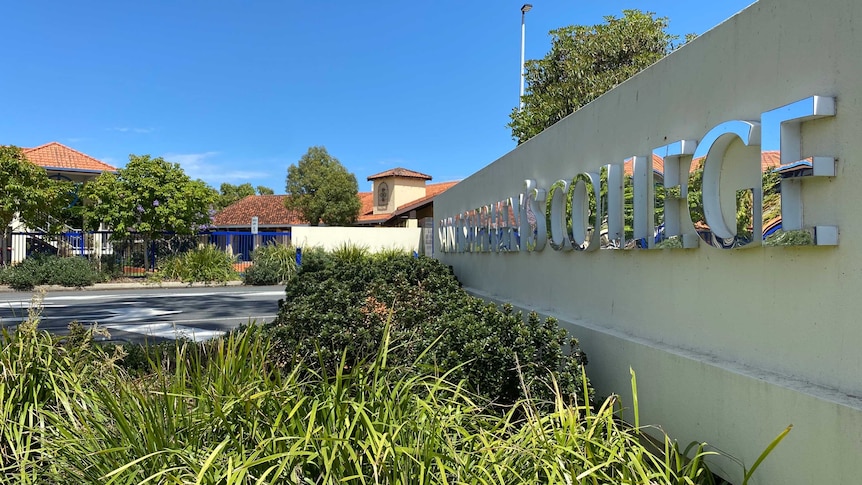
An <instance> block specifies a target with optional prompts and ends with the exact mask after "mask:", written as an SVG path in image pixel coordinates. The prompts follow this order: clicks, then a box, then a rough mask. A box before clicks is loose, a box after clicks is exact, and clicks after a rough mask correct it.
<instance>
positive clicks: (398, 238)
mask: <svg viewBox="0 0 862 485" xmlns="http://www.w3.org/2000/svg"><path fill="white" fill-rule="evenodd" d="M290 231H291V243H292V244H293V245H294V246H296V247H301V248H307V247H319V248H323V249H326V250H332V249H337V248H338V247H340V246H342V245H344V244H352V245H356V246H363V247H366V248H368V249H369V250H370V251H372V252H375V251H378V250H381V249H403V250H405V251H410V252H413V251H416V252H419V247H420V246H419V245H420V242H421V241H422V229H420V228H416V227H320V226H318V227H313V226H294V227H292V228H291V230H290Z"/></svg>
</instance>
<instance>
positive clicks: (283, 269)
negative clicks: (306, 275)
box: [243, 243, 297, 285]
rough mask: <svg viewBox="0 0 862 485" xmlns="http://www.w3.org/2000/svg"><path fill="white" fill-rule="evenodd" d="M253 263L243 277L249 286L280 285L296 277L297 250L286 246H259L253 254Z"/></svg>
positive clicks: (275, 244) (274, 244) (276, 244)
mask: <svg viewBox="0 0 862 485" xmlns="http://www.w3.org/2000/svg"><path fill="white" fill-rule="evenodd" d="M252 262H253V263H254V264H253V265H252V266H251V267H249V268H248V269H247V270H246V271H245V274H244V275H243V281H244V283H245V284H247V285H279V284H284V283H287V282H288V281H289V280H290V279H291V278H293V277H294V275H296V270H297V268H296V250H295V249H294V248H293V246H290V245H285V244H278V243H273V244H266V245H264V246H259V247H258V248H256V249H255V250H254V253H253V254H252Z"/></svg>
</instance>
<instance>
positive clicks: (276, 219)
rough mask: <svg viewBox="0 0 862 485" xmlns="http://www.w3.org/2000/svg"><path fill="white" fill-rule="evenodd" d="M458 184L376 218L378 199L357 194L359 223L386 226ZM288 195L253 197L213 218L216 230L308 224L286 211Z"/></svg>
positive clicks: (431, 188)
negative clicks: (254, 220) (254, 224)
mask: <svg viewBox="0 0 862 485" xmlns="http://www.w3.org/2000/svg"><path fill="white" fill-rule="evenodd" d="M457 183H458V182H441V183H438V184H430V185H428V186H426V187H425V193H426V195H425V197H422V198H421V199H417V200H414V201H412V202H409V203H407V204H403V205H401V206H399V207H398V209H396V211H395V212H393V213H391V214H374V197H373V194H372V193H371V192H359V193H358V194H356V195H357V196H358V197H359V201H360V203H361V204H362V206H361V208H360V209H359V217H358V218H357V219H356V222H357V223H362V224H373V223H382V222H386V221H388V220H389V219H392V218H393V217H395V216H397V215H400V214H403V213H404V212H407V211H410V210H413V209H415V208H417V207H420V206H422V205H425V204H428V203H430V202H431V201H432V200H433V199H434V197H436V196H438V195H440V194H442V193H443V192H445V191H446V190H448V189H449V188H450V187H452V186H453V185H455V184H457ZM286 197H287V196H286V195H249V196H248V197H245V198H243V199H241V200H239V201H237V202H234V203H233V204H231V205H229V206H227V207H225V208H224V209H222V211H221V212H219V213H218V214H216V215H215V217H214V218H213V226H215V227H229V226H234V227H236V226H239V227H249V226H251V218H252V216H257V217H258V225H259V226H292V225H299V224H307V222H306V221H305V220H303V219H302V216H301V215H299V214H297V213H295V212H290V211H288V210H287V209H286V208H285V207H284V199H285V198H286Z"/></svg>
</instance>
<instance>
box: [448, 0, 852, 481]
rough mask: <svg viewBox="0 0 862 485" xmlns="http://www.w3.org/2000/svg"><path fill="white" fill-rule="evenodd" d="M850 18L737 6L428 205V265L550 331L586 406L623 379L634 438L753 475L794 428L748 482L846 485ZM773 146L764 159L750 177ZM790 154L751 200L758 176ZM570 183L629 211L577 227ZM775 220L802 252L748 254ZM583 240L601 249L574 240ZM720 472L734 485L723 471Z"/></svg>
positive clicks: (800, 8)
mask: <svg viewBox="0 0 862 485" xmlns="http://www.w3.org/2000/svg"><path fill="white" fill-rule="evenodd" d="M860 22H862V4H860V3H859V1H858V0H818V1H817V2H812V1H810V0H761V1H759V2H757V3H755V4H754V5H752V6H751V7H749V8H747V9H746V10H744V11H743V12H741V13H740V14H738V15H736V16H734V17H733V18H731V19H729V20H727V21H726V22H724V23H722V24H721V25H720V26H718V27H717V28H715V29H713V30H711V31H709V32H707V33H705V34H704V35H702V36H700V37H699V38H697V39H695V40H694V41H693V42H691V43H690V44H688V45H686V46H684V47H683V48H681V49H680V50H679V51H677V52H675V53H674V54H672V55H670V56H668V57H667V58H665V59H664V60H662V61H660V62H658V63H657V64H656V65H654V66H652V67H651V68H649V69H647V70H646V71H644V72H642V73H641V74H639V75H637V76H635V77H634V78H632V79H630V80H628V81H626V82H625V83H623V84H622V85H620V86H618V87H617V88H615V89H614V90H612V91H610V92H608V93H606V94H605V95H603V96H602V97H600V98H599V99H597V100H596V101H594V102H593V103H591V104H589V105H587V106H585V107H584V108H582V109H581V110H579V111H578V112H576V113H574V114H573V115H571V116H569V117H567V118H565V119H564V120H562V121H560V122H559V123H557V124H556V125H554V126H552V127H550V128H549V129H547V130H545V131H544V132H542V133H541V134H539V135H538V136H536V137H534V138H533V139H531V140H529V141H528V142H526V143H524V144H522V145H520V146H519V147H518V148H517V149H515V150H513V151H512V152H510V153H508V154H506V155H505V156H503V157H502V158H500V159H499V160H497V161H495V162H494V163H492V164H490V165H488V166H487V167H485V168H483V169H482V170H480V171H479V172H477V173H475V174H474V175H472V176H470V177H469V178H467V179H466V180H464V181H462V182H460V183H459V184H458V185H456V186H454V187H452V188H451V189H449V190H447V191H446V192H445V193H443V194H441V195H439V196H438V197H437V198H436V199H435V201H434V218H435V221H436V223H437V227H438V239H437V251H436V252H435V257H437V258H439V259H440V260H441V261H442V262H444V263H445V264H448V265H452V266H453V267H454V269H455V273H456V274H457V276H458V277H459V279H460V281H461V282H462V283H463V285H464V287H465V288H468V289H470V290H471V291H473V292H475V293H477V294H479V295H482V296H485V297H486V298H489V299H495V300H500V301H508V302H512V303H513V304H514V305H515V306H516V307H520V308H522V309H525V310H536V311H538V312H540V313H544V314H548V315H553V316H555V317H557V318H558V319H559V320H560V322H561V323H562V324H563V325H564V326H566V327H567V328H568V329H569V330H570V331H571V333H572V334H573V335H575V336H576V337H578V338H579V339H580V340H581V346H582V348H583V349H584V350H585V351H586V352H587V355H588V356H589V360H590V365H589V367H588V373H589V374H590V376H591V378H592V379H593V383H594V384H595V385H596V387H597V389H598V391H599V393H600V394H609V393H612V392H613V393H620V394H622V396H623V399H624V401H625V402H627V403H631V396H630V391H629V386H630V383H629V381H630V376H629V368H630V367H631V368H633V369H634V370H635V371H636V372H637V376H638V390H639V393H640V396H639V397H640V418H641V422H644V423H655V424H660V425H662V427H663V428H664V429H665V430H667V431H668V432H669V433H670V434H671V435H672V436H674V437H675V438H678V439H679V441H680V442H681V443H682V444H683V445H685V444H687V443H688V442H690V441H693V440H698V441H700V440H702V441H707V442H709V443H710V444H711V445H713V446H715V447H716V448H718V449H721V450H722V451H724V452H726V453H729V454H731V455H733V456H735V457H737V458H738V459H739V460H740V461H742V462H743V463H744V464H745V465H746V466H748V467H750V466H751V465H752V464H753V461H754V459H755V458H756V457H757V455H758V454H759V453H760V451H762V450H763V448H764V447H765V446H766V445H767V444H768V443H769V442H770V441H771V440H772V439H773V438H774V437H775V436H776V435H777V434H778V433H779V432H780V431H782V430H783V429H784V428H785V427H786V426H787V425H789V424H793V425H794V429H793V431H792V432H791V433H790V435H789V436H788V437H787V439H785V441H784V442H783V443H782V444H781V445H780V446H779V447H778V448H777V449H776V450H775V451H774V453H773V454H772V456H770V457H769V458H768V459H767V460H766V461H765V462H764V463H763V465H762V466H761V468H760V469H759V470H758V474H757V476H756V479H755V480H754V481H753V482H751V483H757V484H806V485H807V484H812V483H830V484H832V483H860V478H859V472H858V469H857V468H856V467H857V466H858V465H857V461H858V459H859V457H860V456H862V398H860V396H862V374H860V370H862V352H860V350H859V349H860V348H862V325H860V323H859V319H860V317H859V315H862V297H860V295H862V211H860V210H859V200H860V192H859V187H860V186H862V163H859V158H860V154H862V136H860V133H862V82H860V79H862V57H860V55H859V53H860V52H862V29H860V28H859V26H858V24H859V23H860ZM777 119H794V121H792V122H788V123H785V124H778V123H777V122H776V120H777ZM728 122H731V124H727V123H728ZM717 129H721V130H724V131H723V133H725V134H726V135H722V136H721V137H719V138H714V137H711V136H710V135H712V134H715V133H716V131H715V130H717ZM779 138H780V140H779ZM678 141H686V143H682V144H675V142H678ZM779 141H780V143H779ZM689 142H690V143H689ZM689 144H691V145H696V146H697V149H695V150H689V149H688V145H689ZM684 145H685V146H684ZM702 148H708V149H709V150H708V152H703V159H700V158H699V154H698V152H699V150H700V149H702ZM659 149H661V150H659ZM770 151H772V152H774V153H778V152H780V157H781V160H780V162H777V163H776V165H770V166H767V165H768V164H767V162H768V161H769V160H768V156H770V155H772V154H774V153H768V152H770ZM632 157H638V158H637V159H635V162H634V164H633V165H634V166H633V167H631V168H630V167H627V166H625V165H626V164H625V163H624V161H626V160H630V159H631V158H632ZM657 157H658V158H659V159H661V157H665V158H664V160H663V162H662V163H660V164H656V163H655V161H656V159H657ZM808 157H814V158H813V159H809V161H810V162H811V163H810V164H809V166H808V172H807V173H805V174H796V175H794V174H792V173H789V172H788V173H784V172H782V175H781V176H780V178H781V180H780V181H779V182H778V184H779V185H780V189H781V193H780V196H779V195H777V194H774V193H773V194H772V195H771V197H769V198H768V200H767V197H766V196H765V195H764V193H765V189H766V180H767V178H768V177H767V176H770V177H772V176H775V177H777V176H776V175H775V174H776V173H777V172H775V171H774V167H777V166H779V165H780V166H781V167H787V168H792V167H794V166H798V165H797V164H794V162H798V161H801V160H803V159H806V158H808ZM639 160H640V161H646V163H649V162H650V161H651V162H652V164H651V165H647V169H646V170H643V165H640V164H639ZM704 160H705V161H704ZM695 162H698V163H703V164H704V165H701V167H705V168H701V169H700V175H701V176H702V177H698V178H702V182H698V183H702V184H703V187H702V193H697V194H696V196H695V197H694V198H695V199H697V200H698V203H700V202H703V204H702V205H703V207H702V208H701V209H702V211H700V212H701V214H700V216H701V217H705V218H706V219H705V223H704V220H703V219H699V220H698V219H695V220H696V221H698V222H699V223H698V224H697V225H696V224H694V223H693V222H692V217H694V216H693V215H692V214H694V213H695V212H696V211H694V210H692V208H691V207H690V206H689V204H688V202H689V200H688V199H687V198H686V194H689V193H690V194H695V191H694V190H692V192H687V190H688V188H689V187H687V185H686V184H689V185H692V184H693V183H694V181H695V178H694V177H692V175H693V174H695V172H696V171H697V170H695V169H694V167H696V166H697V164H696V163H695ZM606 165H611V168H610V169H608V171H607V176H605V175H600V174H601V171H602V170H603V167H605V166H606ZM812 166H813V167H812ZM764 167H766V168H767V170H765V171H764V173H763V174H762V177H761V170H762V169H764ZM650 168H651V170H650ZM690 169H691V172H689V170H690ZM653 172H655V173H656V174H660V175H662V176H663V181H661V182H660V183H659V182H658V181H657V180H658V179H656V181H654V180H652V179H649V178H648V177H650V175H649V174H652V173H653ZM620 174H626V175H627V176H631V178H632V179H638V177H642V179H640V180H642V181H645V182H646V183H645V184H643V185H637V184H638V183H639V182H637V181H635V182H634V184H635V185H634V189H633V190H631V191H629V190H625V191H623V190H622V188H621V187H620V186H619V185H616V186H614V185H613V184H611V182H610V180H611V179H612V178H613V177H618V178H616V179H614V180H617V181H618V180H620V179H621V178H622V177H621V175H620ZM797 175H798V176H799V178H793V177H796V176H797ZM803 175H804V176H803ZM808 175H811V176H808ZM785 177H786V178H785ZM525 181H529V182H526V183H525ZM559 182H562V183H559ZM567 183H568V186H569V187H576V188H577V189H566V184H567ZM614 183H616V182H614ZM626 183H627V182H626ZM674 183H676V184H678V185H677V186H676V187H673V184H674ZM588 184H590V185H595V186H596V187H595V189H596V191H595V192H596V193H597V195H599V196H600V197H604V194H608V195H610V196H612V195H613V194H614V193H617V194H619V193H621V192H625V194H626V197H629V195H628V194H633V198H634V200H635V202H636V204H635V205H634V212H633V213H634V215H631V214H632V212H628V211H626V212H625V213H624V211H623V209H622V208H621V207H620V206H619V205H613V204H611V205H610V206H609V207H606V208H605V209H603V210H604V212H605V213H606V214H607V219H605V218H603V217H598V218H592V217H593V216H595V214H588V215H585V214H584V212H589V210H588V204H589V202H587V200H586V199H585V191H587V190H592V189H593V187H591V186H589V185H588ZM599 184H607V185H608V186H607V187H605V188H606V189H607V190H606V191H604V189H605V188H603V190H602V191H599V190H598V186H599ZM660 186H661V187H663V192H662V193H663V194H665V197H666V198H665V199H664V203H665V205H664V213H663V217H665V218H666V220H665V221H663V222H664V223H665V224H662V225H660V224H659V221H655V222H652V212H651V211H652V202H651V201H653V200H658V199H657V198H656V197H657V196H656V194H658V193H659V189H658V187H660ZM692 186H693V185H692ZM553 187H557V189H558V190H556V191H555V190H553V189H552V188H553ZM588 187H589V188H588ZM639 187H640V188H639ZM773 188H774V187H773ZM698 192H700V191H698ZM564 197H566V198H568V197H572V198H573V199H566V198H564ZM574 199H577V200H575V202H576V203H572V204H569V203H567V202H568V200H574ZM608 200H609V202H614V200H613V198H612V197H609V199H608ZM778 201H780V207H779V206H778V204H779V202H778ZM746 202H749V203H750V205H749V206H748V207H746V206H745V203H746ZM549 206H550V209H548V207H549ZM527 207H529V211H527V209H526V208H527ZM778 208H780V214H781V217H782V221H783V225H784V226H783V227H784V228H785V229H793V230H796V229H802V230H803V231H805V232H806V233H807V234H809V235H812V236H813V238H811V239H810V241H812V242H814V243H815V244H814V245H809V246H798V245H797V246H777V247H764V246H763V245H762V244H761V243H762V241H761V237H760V236H761V231H763V233H766V232H767V229H768V227H770V225H771V224H772V222H774V221H773V220H774V219H775V217H776V216H777V215H778V214H779V212H778V211H777V209H778ZM646 209H649V210H647V211H646V213H648V216H647V217H646V218H645V220H646V222H644V220H642V219H641V218H642V216H643V214H644V213H645V212H643V211H644V210H646ZM546 210H547V212H546ZM528 212H532V214H531V215H529V216H527V215H525V214H528ZM752 213H753V214H754V215H753V216H750V217H749V218H748V220H746V219H745V218H744V217H741V215H742V216H746V215H750V214H752ZM623 214H625V217H632V218H633V220H634V228H633V231H634V232H638V231H640V233H639V235H636V236H635V240H634V241H625V240H623V241H622V243H621V244H615V243H614V238H615V233H614V229H613V227H611V226H613V225H614V224H618V225H620V226H622V222H623V221H625V222H626V227H625V231H629V230H630V229H631V227H629V225H628V219H624V216H623ZM658 214H659V213H658V211H656V218H657V219H658ZM521 216H523V217H521ZM533 216H534V217H533ZM546 216H547V217H546ZM531 217H532V220H533V221H535V222H529V221H530V218H531ZM761 217H762V218H761ZM735 218H736V220H734V219H735ZM671 219H673V220H671ZM740 221H741V222H742V223H741V224H737V223H739V222H740ZM638 224H640V227H638ZM653 224H654V225H655V227H651V226H652V225H653ZM546 225H547V227H546ZM589 225H593V226H592V227H593V229H596V230H597V229H598V227H597V226H599V225H602V226H605V225H607V226H608V230H607V234H602V240H590V241H587V240H586V233H585V231H584V230H582V229H584V228H585V226H589ZM706 226H708V227H706ZM704 227H706V228H705V229H704ZM644 228H646V230H644ZM660 228H661V230H664V231H667V232H672V233H675V234H678V235H680V236H681V237H680V238H679V239H678V240H677V241H676V242H677V244H676V247H677V248H674V249H672V248H670V247H672V246H655V247H656V248H655V249H653V248H652V247H653V246H654V245H653V244H652V242H650V240H651V238H652V237H653V233H652V230H653V229H655V230H656V231H658V230H659V229H660ZM740 228H742V229H740ZM441 229H442V230H441ZM575 229H578V230H577V231H575ZM621 230H622V229H621ZM744 230H748V231H749V236H748V237H747V238H745V237H741V236H740V234H741V232H743V231H744ZM710 231H713V232H712V233H711V234H709V232H710ZM597 232H598V231H597ZM704 232H706V233H708V234H707V235H708V236H709V237H707V239H708V240H707V239H704V238H703V236H704ZM730 232H733V233H735V235H733V237H729V236H728V234H727V233H730ZM800 232H802V231H800ZM569 234H570V235H571V240H569ZM738 236H739V237H738ZM799 241H801V239H800V240H799ZM722 245H724V246H723V248H722V247H717V246H722ZM574 246H577V247H574ZM599 246H600V247H602V248H608V249H599V250H596V251H592V249H595V248H597V247H599ZM646 246H650V248H648V249H639V248H640V247H646ZM740 246H741V247H740ZM664 247H667V248H664ZM719 468H720V470H719V471H720V472H721V474H722V475H724V476H726V477H728V478H730V479H732V481H733V482H734V483H740V482H741V468H740V467H739V466H736V465H732V464H731V463H721V464H719Z"/></svg>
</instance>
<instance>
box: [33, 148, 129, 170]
mask: <svg viewBox="0 0 862 485" xmlns="http://www.w3.org/2000/svg"><path fill="white" fill-rule="evenodd" d="M21 152H22V153H23V154H24V156H25V157H27V160H30V162H32V163H34V164H36V165H39V166H40V167H45V168H49V169H55V170H63V169H67V170H68V169H72V170H85V171H92V172H116V171H117V169H116V167H112V166H110V165H108V164H107V163H104V162H100V161H99V160H96V159H95V158H93V157H91V156H89V155H85V154H83V153H81V152H79V151H77V150H73V149H71V148H69V147H67V146H66V145H61V144H60V143H57V142H55V141H52V142H51V143H47V144H45V145H42V146H38V147H36V148H22V149H21Z"/></svg>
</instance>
